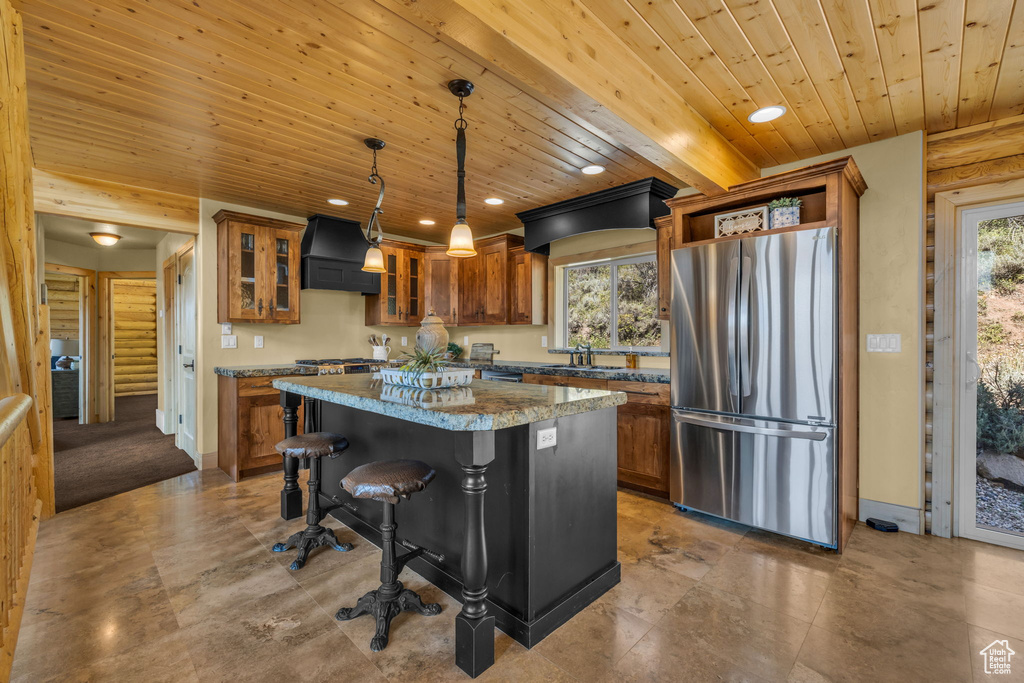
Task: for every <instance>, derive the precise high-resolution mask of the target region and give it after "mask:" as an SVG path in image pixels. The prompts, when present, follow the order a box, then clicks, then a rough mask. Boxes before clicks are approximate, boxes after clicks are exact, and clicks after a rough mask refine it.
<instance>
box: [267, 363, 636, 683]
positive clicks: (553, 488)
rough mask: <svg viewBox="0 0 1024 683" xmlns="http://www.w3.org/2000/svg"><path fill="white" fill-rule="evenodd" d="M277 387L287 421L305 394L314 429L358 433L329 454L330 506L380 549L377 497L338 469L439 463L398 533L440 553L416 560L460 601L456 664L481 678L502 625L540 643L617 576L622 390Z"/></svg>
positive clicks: (356, 380)
mask: <svg viewBox="0 0 1024 683" xmlns="http://www.w3.org/2000/svg"><path fill="white" fill-rule="evenodd" d="M273 386H274V387H275V388H277V389H279V390H281V392H282V393H281V402H282V406H284V408H285V422H286V430H294V428H295V420H296V419H297V417H296V415H297V410H298V407H299V405H300V402H303V401H304V402H305V411H306V419H307V421H308V422H311V426H312V428H314V429H317V430H324V431H332V432H338V433H341V434H344V435H345V437H346V438H347V439H348V441H349V448H348V450H346V451H345V453H344V454H343V455H342V456H341V457H339V458H337V459H336V460H325V461H324V462H323V474H322V481H323V484H322V487H323V494H324V497H325V498H327V499H332V500H333V502H334V503H335V505H336V507H335V508H334V509H333V511H332V513H331V514H332V515H333V516H335V517H336V518H337V519H338V520H340V521H341V522H343V523H345V524H346V525H348V526H349V527H351V528H352V529H353V530H355V531H356V532H357V533H359V534H360V535H361V536H363V537H364V538H366V539H368V540H370V541H372V542H373V543H375V544H376V545H380V542H381V538H380V531H379V525H380V523H381V514H382V512H381V509H380V506H379V505H374V504H372V503H371V502H368V501H365V500H354V499H352V498H350V497H349V496H348V494H346V493H344V492H343V490H342V488H341V486H340V480H341V478H342V477H343V476H344V475H345V474H347V473H348V472H349V471H350V470H352V469H353V468H355V467H357V466H359V465H363V464H365V463H368V462H373V461H380V460H392V459H399V458H412V459H417V460H422V461H424V462H426V463H428V464H429V465H430V466H432V467H433V468H434V469H435V470H436V472H437V476H436V478H435V479H434V481H433V482H432V483H431V485H430V488H429V489H427V490H426V491H424V492H423V493H422V494H420V495H419V496H417V497H416V499H415V500H414V501H412V503H411V504H409V505H408V506H407V507H406V506H402V505H400V506H399V509H398V512H397V523H398V527H399V534H398V535H399V537H401V538H405V539H408V540H409V541H411V542H412V543H413V544H415V545H417V546H422V547H424V548H426V549H428V550H430V551H432V554H431V556H427V555H424V556H421V557H420V558H417V559H415V560H413V561H412V562H410V563H409V567H411V568H412V569H413V570H415V571H416V572H418V573H419V574H420V575H422V576H424V577H425V578H427V579H428V580H429V581H431V582H432V583H434V584H435V585H437V586H439V587H440V588H441V589H443V590H444V591H445V592H447V593H449V594H450V595H452V596H454V597H456V598H458V599H461V600H462V602H463V607H462V611H461V612H460V614H459V615H458V617H457V618H456V629H455V631H456V633H455V651H456V663H457V664H458V665H459V666H460V668H462V669H463V670H464V671H466V672H467V673H469V674H470V675H472V676H476V675H478V674H479V673H480V672H482V671H483V670H484V669H486V668H487V667H488V666H490V664H491V663H493V660H494V625H495V623H497V626H498V627H500V628H501V629H502V630H503V631H505V632H506V633H507V634H509V635H510V636H512V637H513V638H515V639H516V640H517V641H519V642H520V643H522V644H523V645H525V646H526V647H532V646H533V645H535V644H536V643H538V642H540V640H542V639H543V638H544V637H545V636H547V635H548V634H549V633H551V632H552V631H553V630H555V629H556V628H557V627H558V626H560V625H561V624H563V623H565V622H566V621H568V620H569V619H570V618H571V617H572V616H573V615H575V614H576V613H577V612H579V611H580V610H581V609H583V608H584V607H586V606H587V605H588V604H590V603H591V602H593V601H594V600H595V599H597V598H598V597H599V596H600V595H602V594H603V593H604V592H605V591H607V590H608V589H609V588H611V587H612V586H614V585H615V584H616V583H618V581H619V563H618V561H617V559H616V408H617V406H619V405H621V404H623V403H625V401H626V396H625V395H624V394H622V393H620V392H612V391H602V390H590V389H574V388H569V387H552V386H540V385H525V384H508V383H502V382H488V381H480V380H476V381H474V382H473V383H472V384H470V385H469V386H467V387H461V388H456V389H448V390H440V391H416V390H411V389H405V388H400V387H392V386H385V385H383V384H382V382H381V381H380V380H379V379H375V378H374V376H371V375H365V374H363V375H323V376H318V377H291V378H287V379H276V380H274V381H273ZM551 429H554V435H553V441H554V445H551V446H547V447H544V448H538V445H539V444H538V432H541V431H542V430H551ZM292 433H294V432H293V431H292ZM545 434H550V432H545ZM296 475H297V472H294V471H293V472H289V471H288V470H286V471H285V479H286V486H285V488H286V490H285V491H283V492H282V511H283V513H286V516H290V515H291V514H292V513H291V511H294V510H296V509H298V508H296V506H295V505H294V503H295V496H296V495H298V496H301V493H300V492H299V489H298V485H297V482H296ZM299 500H301V498H299ZM326 502H327V501H325V503H326ZM404 507H405V508H406V509H403V508H404ZM314 559H315V558H314Z"/></svg>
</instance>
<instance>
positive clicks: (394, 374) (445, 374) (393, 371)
mask: <svg viewBox="0 0 1024 683" xmlns="http://www.w3.org/2000/svg"><path fill="white" fill-rule="evenodd" d="M474 373H475V371H474V370H472V369H469V370H463V369H460V368H448V369H445V370H439V371H437V372H422V373H417V372H415V371H412V370H402V369H401V368H382V369H381V371H380V376H381V379H383V380H384V384H396V385H398V386H402V387H412V388H414V389H447V388H449V387H464V386H466V385H467V384H469V383H470V382H472V381H473V375H474Z"/></svg>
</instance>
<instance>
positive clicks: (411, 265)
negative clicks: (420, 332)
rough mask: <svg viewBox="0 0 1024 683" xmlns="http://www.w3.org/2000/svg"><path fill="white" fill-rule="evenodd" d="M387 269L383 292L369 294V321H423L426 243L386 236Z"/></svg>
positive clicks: (390, 322)
mask: <svg viewBox="0 0 1024 683" xmlns="http://www.w3.org/2000/svg"><path fill="white" fill-rule="evenodd" d="M380 250H381V252H383V254H384V268H385V272H383V273H381V274H380V294H374V295H371V296H368V297H366V324H367V325H409V326H413V325H419V324H420V320H422V319H423V317H424V316H425V315H426V313H425V312H424V311H423V291H424V286H425V284H426V280H425V278H424V277H423V274H424V264H423V247H420V246H418V245H415V244H407V243H404V242H393V241H391V240H384V242H382V243H381V245H380Z"/></svg>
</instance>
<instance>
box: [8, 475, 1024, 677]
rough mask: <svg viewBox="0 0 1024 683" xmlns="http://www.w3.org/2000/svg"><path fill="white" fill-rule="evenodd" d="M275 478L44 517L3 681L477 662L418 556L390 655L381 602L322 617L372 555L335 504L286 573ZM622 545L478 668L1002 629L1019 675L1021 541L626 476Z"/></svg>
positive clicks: (201, 483)
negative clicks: (415, 597) (456, 656)
mask: <svg viewBox="0 0 1024 683" xmlns="http://www.w3.org/2000/svg"><path fill="white" fill-rule="evenodd" d="M280 485H281V484H280V478H279V477H278V476H276V475H267V476H263V477H258V478H254V479H251V480H246V481H244V482H242V483H239V484H235V483H233V482H231V481H230V480H229V479H228V478H227V476H225V475H224V474H222V473H221V472H220V471H218V470H213V471H210V470H207V471H204V472H193V473H190V474H187V475H183V476H181V477H178V478H176V479H171V480H168V481H166V482H162V483H160V484H154V485H152V486H149V487H146V488H143V489H139V490H137V491H133V492H130V493H126V494H122V495H120V496H117V497H114V498H110V499H107V500H104V501H100V502H98V503H93V504H90V505H87V506H84V507H81V508H77V509H74V510H71V511H68V512H65V513H61V514H60V515H57V516H56V517H55V518H53V519H52V520H49V521H47V522H45V523H44V524H43V525H42V528H41V529H40V532H39V541H38V546H37V550H36V555H35V564H34V567H33V571H32V581H31V585H30V588H29V595H28V604H27V606H26V611H25V617H24V622H23V626H22V631H21V639H20V641H19V643H18V649H17V652H16V654H15V659H14V670H13V678H14V680H16V681H32V682H33V683H34V682H36V681H50V680H59V681H146V682H147V683H150V682H154V681H174V682H175V683H177V682H180V681H280V680H295V681H328V680H330V681H382V680H386V679H390V680H403V681H445V680H454V681H459V680H468V677H466V676H465V675H464V674H463V673H462V672H461V671H459V670H458V669H457V668H456V667H455V665H454V661H453V648H454V643H453V620H454V618H455V615H456V614H457V613H458V610H459V604H458V603H457V602H456V601H455V600H453V599H452V598H450V597H448V596H447V595H445V594H443V593H442V592H441V591H439V590H437V589H436V588H434V587H433V586H431V585H430V584H428V583H426V582H425V581H424V580H422V579H421V578H419V577H418V576H417V575H415V574H414V573H413V572H411V571H410V570H406V573H405V574H404V575H403V578H404V579H405V583H406V584H407V585H408V586H410V587H411V588H413V589H415V590H417V591H420V592H421V594H422V595H423V597H424V598H425V599H427V600H429V601H433V602H440V603H441V604H442V606H443V607H444V611H443V612H442V614H441V615H440V616H437V617H433V618H424V617H420V616H418V615H414V614H409V613H406V614H404V615H402V616H400V617H398V618H397V619H396V620H395V622H394V625H393V628H392V640H391V644H390V645H389V646H388V648H387V649H386V650H385V651H384V652H381V653H372V652H370V650H369V640H370V636H371V635H372V631H373V622H372V621H371V620H369V619H366V618H363V619H357V620H355V621H351V622H337V621H335V620H334V618H333V615H334V612H335V611H336V610H337V608H338V607H339V606H341V605H345V604H353V603H354V601H355V599H356V598H357V597H359V596H360V595H362V594H363V593H364V592H366V591H367V590H369V589H370V588H372V587H374V586H375V585H376V583H377V581H378V576H377V572H378V565H377V563H378V561H379V553H378V551H377V550H376V548H374V547H373V546H372V545H371V544H370V543H368V542H366V541H364V540H362V539H361V538H359V537H357V536H356V535H355V534H354V533H353V532H351V531H349V530H348V529H347V528H345V527H343V526H341V525H340V524H338V523H337V522H334V521H333V520H330V522H329V523H330V524H331V525H332V526H333V527H334V528H335V529H336V530H337V532H338V537H339V539H340V540H342V541H351V542H353V543H355V544H356V549H355V550H353V551H352V552H348V553H338V552H334V551H331V550H323V551H319V552H318V554H316V555H314V556H313V558H312V559H311V560H310V562H309V563H308V564H307V566H306V568H305V569H303V570H302V571H301V572H298V573H292V572H290V571H289V570H288V569H287V564H288V563H289V562H290V561H291V559H292V553H288V554H286V555H276V554H274V553H271V552H270V547H271V545H272V544H273V543H274V542H275V541H277V540H281V539H284V538H285V537H286V536H287V534H288V533H289V532H290V531H292V530H294V529H295V528H296V526H297V525H300V524H301V522H299V521H292V522H284V521H282V520H281V519H280V517H279V516H278V509H279V508H278V505H279V503H278V501H279V498H278V495H277V492H278V490H279V489H280ZM401 514H402V510H401V508H399V511H398V523H399V526H401ZM619 557H620V560H621V562H622V583H621V584H620V585H618V586H616V587H615V588H614V589H613V590H611V591H610V592H608V593H607V594H605V595H604V596H603V597H602V598H601V599H600V600H599V601H598V602H596V603H595V604H593V605H591V606H590V607H589V608H587V609H586V610H584V611H583V612H581V613H580V614H579V615H577V616H576V617H575V618H573V619H572V620H571V621H570V622H569V623H567V624H565V625H564V626H563V627H562V628H560V629H559V630H557V631H556V632H555V633H553V634H552V635H551V636H549V637H548V638H547V639H545V640H544V641H543V642H541V643H540V644H539V645H537V646H536V647H535V648H533V650H526V649H525V648H523V647H522V646H520V645H519V644H517V643H515V642H514V641H512V640H511V639H510V638H508V637H507V636H505V635H504V634H501V633H498V635H497V641H496V647H495V649H496V662H495V665H494V666H493V667H492V668H491V669H490V670H488V671H487V672H486V673H485V674H484V675H483V676H481V677H480V680H505V681H533V680H537V681H574V680H578V681H595V680H610V681H614V680H621V681H721V680H728V681H734V680H736V681H762V680H764V681H786V680H788V681H799V682H814V681H890V680H891V681H970V680H972V678H973V680H974V681H982V680H986V679H987V678H990V676H987V675H986V674H985V673H984V671H983V662H982V658H981V656H980V655H979V654H978V652H979V650H981V649H982V648H983V647H985V646H986V645H987V644H988V643H990V642H992V641H993V640H997V639H1000V640H1001V639H1006V640H1008V641H1009V643H1010V647H1011V649H1013V650H1015V651H1016V652H1018V653H1020V654H1019V655H1018V657H1019V660H1018V661H1016V662H1013V668H1014V673H1013V674H1012V675H1010V676H1000V677H999V679H1000V680H1008V681H1022V680H1024V553H1021V552H1017V551H1011V550H1006V549H1003V548H998V547H994V546H988V545H984V544H981V543H975V542H972V541H964V540H956V539H954V540H946V539H939V538H933V537H922V536H913V535H908V534H902V533H901V534H891V535H890V534H881V533H879V532H875V531H872V530H870V529H868V528H867V527H864V526H859V527H858V528H857V530H856V532H855V533H854V535H853V538H852V540H851V541H850V544H849V546H848V549H847V552H846V553H845V554H844V555H843V556H842V557H841V558H840V557H837V556H835V555H833V554H831V553H828V552H825V551H823V550H820V549H815V548H814V547H811V546H808V545H807V544H804V543H799V542H796V541H791V540H788V539H785V538H783V537H780V536H774V535H771V534H767V533H763V532H758V531H754V530H749V529H747V528H746V527H742V526H739V525H736V524H731V523H727V522H722V521H718V520H714V519H711V518H707V517H703V516H700V515H696V514H682V513H679V512H676V511H674V510H673V509H672V508H671V507H669V506H668V505H666V504H664V503H661V502H656V501H652V500H650V499H648V498H645V497H642V496H638V495H633V494H631V493H626V492H620V493H619Z"/></svg>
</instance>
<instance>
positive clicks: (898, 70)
mask: <svg viewBox="0 0 1024 683" xmlns="http://www.w3.org/2000/svg"><path fill="white" fill-rule="evenodd" d="M868 8H869V10H870V12H871V19H872V20H873V21H874V29H875V43H876V44H877V46H878V55H879V60H880V61H881V66H882V71H883V73H884V74H885V90H886V94H887V96H888V99H889V106H890V107H891V108H892V118H893V121H894V122H895V124H896V133H897V134H898V135H903V134H904V133H911V132H913V131H916V130H923V129H924V128H925V120H924V92H923V78H922V76H921V40H920V37H919V35H918V25H917V2H916V1H915V0H868Z"/></svg>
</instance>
